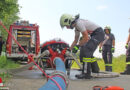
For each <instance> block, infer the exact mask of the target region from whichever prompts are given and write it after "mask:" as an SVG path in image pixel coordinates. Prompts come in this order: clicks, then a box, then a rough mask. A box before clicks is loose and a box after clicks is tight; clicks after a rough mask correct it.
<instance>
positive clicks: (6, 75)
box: [0, 73, 11, 83]
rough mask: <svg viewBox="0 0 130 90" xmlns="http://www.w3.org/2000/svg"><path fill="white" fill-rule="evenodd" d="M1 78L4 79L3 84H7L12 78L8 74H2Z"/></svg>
mask: <svg viewBox="0 0 130 90" xmlns="http://www.w3.org/2000/svg"><path fill="white" fill-rule="evenodd" d="M0 77H1V78H2V82H3V83H5V82H6V81H7V80H8V79H9V78H10V77H11V75H10V74H8V73H1V74H0Z"/></svg>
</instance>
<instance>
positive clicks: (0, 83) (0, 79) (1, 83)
mask: <svg viewBox="0 0 130 90" xmlns="http://www.w3.org/2000/svg"><path fill="white" fill-rule="evenodd" d="M3 86H4V84H3V82H2V78H1V77H0V87H3Z"/></svg>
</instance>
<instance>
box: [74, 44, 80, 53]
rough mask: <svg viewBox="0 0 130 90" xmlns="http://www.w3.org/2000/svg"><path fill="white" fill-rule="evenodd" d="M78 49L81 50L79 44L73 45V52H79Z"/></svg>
mask: <svg viewBox="0 0 130 90" xmlns="http://www.w3.org/2000/svg"><path fill="white" fill-rule="evenodd" d="M78 50H79V46H78V45H76V46H74V47H73V49H72V53H77V51H78Z"/></svg>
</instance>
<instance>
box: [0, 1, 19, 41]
mask: <svg viewBox="0 0 130 90" xmlns="http://www.w3.org/2000/svg"><path fill="white" fill-rule="evenodd" d="M19 7H20V6H19V4H18V0H0V20H1V21H2V22H3V24H4V25H5V26H6V27H7V28H9V26H10V25H11V24H12V23H14V22H15V21H17V20H18V19H19V16H18V14H19ZM0 32H1V36H2V37H3V40H6V38H7V35H8V33H7V32H6V31H5V30H4V29H3V27H2V26H0Z"/></svg>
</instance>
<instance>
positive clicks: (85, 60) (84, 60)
mask: <svg viewBox="0 0 130 90" xmlns="http://www.w3.org/2000/svg"><path fill="white" fill-rule="evenodd" d="M83 62H91V63H93V62H96V58H86V57H83Z"/></svg>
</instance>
